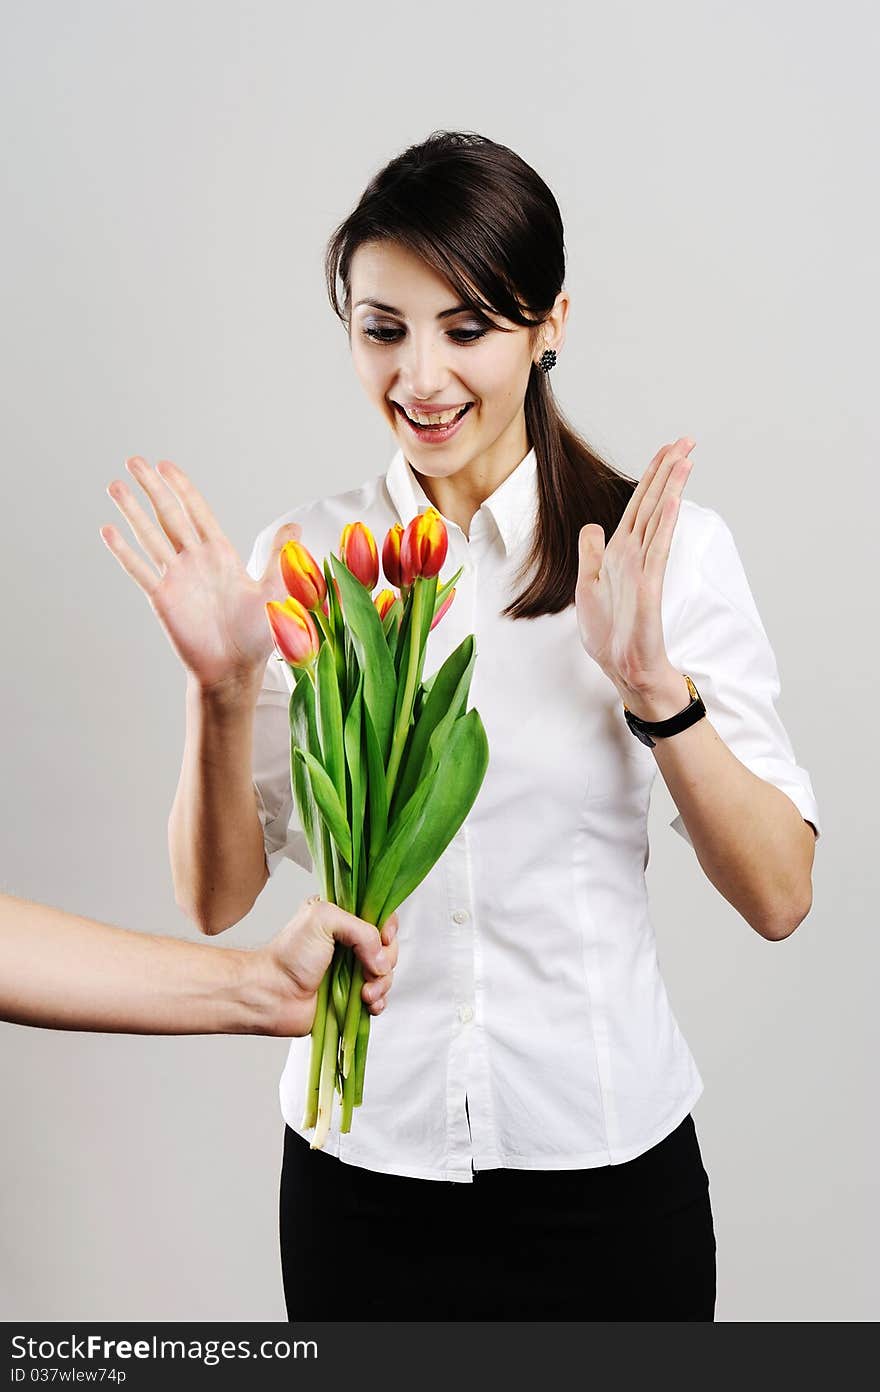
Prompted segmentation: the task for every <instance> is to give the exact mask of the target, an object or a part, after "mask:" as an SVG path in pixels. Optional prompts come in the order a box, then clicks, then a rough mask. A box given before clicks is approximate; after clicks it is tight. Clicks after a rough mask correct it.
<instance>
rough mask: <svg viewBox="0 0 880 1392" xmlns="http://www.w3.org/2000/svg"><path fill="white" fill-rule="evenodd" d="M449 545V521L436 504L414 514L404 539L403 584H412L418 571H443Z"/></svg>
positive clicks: (421, 572) (431, 572) (426, 573)
mask: <svg viewBox="0 0 880 1392" xmlns="http://www.w3.org/2000/svg"><path fill="white" fill-rule="evenodd" d="M448 547H449V538H448V536H447V535H446V523H445V522H444V521H443V518H442V517H441V516H440V514H439V512H438V511H437V509H436V508H434V507H429V508H428V509H427V510H426V511H425V512H423V513H421V514H420V515H419V516H418V517H414V518H413V519H412V521H411V522H410V523H409V524H408V526H407V527H406V530H405V531H404V533H403V536H402V537H401V539H400V569H401V584H403V585H411V584H412V582H413V580H414V579H415V577H416V576H417V575H422V576H425V577H430V576H432V575H439V574H440V567H441V566H442V565H443V562H444V561H445V560H446V552H447V550H448Z"/></svg>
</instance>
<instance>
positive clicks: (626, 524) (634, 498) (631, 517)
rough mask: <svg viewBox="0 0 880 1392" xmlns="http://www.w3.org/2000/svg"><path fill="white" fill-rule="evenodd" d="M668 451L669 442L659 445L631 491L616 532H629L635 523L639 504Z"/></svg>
mask: <svg viewBox="0 0 880 1392" xmlns="http://www.w3.org/2000/svg"><path fill="white" fill-rule="evenodd" d="M668 449H672V443H671V442H670V443H669V444H666V445H661V446H660V448H659V449H658V451H657V453H656V454H655V455H654V458H653V459H652V460H651V462H650V464H649V465H648V467H647V469H646V470H645V472H644V473H643V474H642V477H641V478H640V479H639V481H638V483H637V484H636V486H635V488H634V489H633V491H632V494H631V495H630V499H629V502H628V503H627V505H626V507H625V508H624V510H623V516H622V517H621V519H620V523H619V525H618V527H617V531H618V532H628V531H630V529H631V527H632V524H633V522H634V521H635V516H636V513H637V512H638V510H639V504H640V503H641V501H642V499H643V498H644V496H645V493H646V491H647V489H648V486H649V484H650V482H651V480H652V478H653V477H654V475H655V473H656V472H657V469H658V468H659V465H660V461H661V459H662V458H663V456H664V454H665V453H666V451H667V450H668Z"/></svg>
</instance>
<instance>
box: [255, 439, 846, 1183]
mask: <svg viewBox="0 0 880 1392" xmlns="http://www.w3.org/2000/svg"><path fill="white" fill-rule="evenodd" d="M536 483H537V481H536V460H535V453H534V450H530V451H529V453H528V454H527V455H526V456H525V458H524V459H523V460H522V462H521V463H520V464H519V465H518V467H517V468H516V469H515V470H514V471H513V473H512V474H510V475H509V476H508V477H507V478H506V479H505V480H504V482H503V483H502V484H501V485H500V487H499V488H497V489H496V490H495V492H494V493H493V494H492V495H491V497H489V498H487V499H486V501H485V502H484V503H483V505H482V506H481V507H480V509H479V510H478V512H477V513H476V514H475V516H474V517H473V519H472V521H471V526H470V537H469V538H468V537H467V536H465V534H464V532H462V530H461V529H460V528H459V527H458V526H457V525H456V524H455V523H454V522H451V521H450V520H449V519H448V518H447V519H444V520H445V521H446V526H447V530H448V534H449V553H448V557H447V562H446V564H445V566H444V567H443V572H442V576H441V578H445V577H447V576H449V575H451V574H452V573H453V571H455V570H457V569H458V567H459V565H462V566H463V567H464V570H463V573H462V575H461V578H460V580H459V582H458V586H457V590H456V595H455V598H454V600H453V602H452V605H451V607H450V608H449V610H448V611H447V612H446V614H445V615H444V617H443V619H442V620H441V621H440V623H439V624H438V625H437V627H436V628H435V629H434V630H433V632H432V633H431V635H430V638H429V640H428V648H427V652H426V657H425V666H424V675H425V676H428V675H430V674H431V673H432V672H433V671H435V670H436V669H437V668H438V667H439V666H440V664H441V663H442V662H443V661H444V659H445V658H446V657H447V656H448V655H449V653H450V652H451V651H452V650H453V648H455V647H456V646H457V645H458V644H459V643H460V642H461V640H462V639H463V638H464V637H465V636H466V635H467V634H469V633H474V634H475V635H476V663H475V667H474V675H473V680H472V684H471V689H470V700H469V704H470V705H471V706H476V707H477V709H478V710H479V712H480V715H481V717H482V720H483V724H484V725H485V728H486V733H487V736H488V741H489V767H488V770H487V772H486V776H485V779H484V781H483V784H482V786H481V788H480V791H479V793H478V795H477V798H476V801H475V802H474V805H473V807H472V809H471V811H470V813H469V815H468V817H467V820H466V821H465V823H464V825H463V826H462V829H461V831H460V832H459V833H458V835H457V836H456V837H455V838H454V839H453V841H452V842H451V843H450V845H449V846H448V847H447V849H446V851H445V852H444V853H443V855H442V856H441V858H440V860H439V861H438V862H437V864H436V865H435V867H434V869H433V870H432V871H431V872H430V874H429V875H428V876H427V878H426V879H425V880H424V881H423V882H422V884H421V885H419V887H418V889H417V890H416V891H415V892H414V893H413V894H412V895H411V896H410V897H409V898H408V899H407V900H405V901H404V903H403V904H401V906H400V908H399V910H398V918H399V923H400V929H399V944H400V956H399V961H398V965H397V968H396V971H395V977H394V985H393V988H392V990H391V992H390V995H389V997H388V1004H387V1007H386V1009H385V1011H384V1012H383V1013H382V1015H381V1016H380V1017H378V1018H376V1019H374V1020H373V1021H372V1026H371V1035H370V1046H369V1052H368V1055H367V1071H366V1080H365V1088H364V1100H363V1104H362V1106H360V1107H358V1108H357V1110H356V1111H355V1113H354V1117H353V1121H352V1129H351V1131H350V1132H349V1133H348V1134H347V1135H340V1134H339V1132H338V1128H337V1124H336V1122H334V1125H333V1126H332V1128H331V1131H330V1135H329V1137H328V1139H327V1142H326V1144H325V1150H326V1151H327V1152H328V1153H330V1154H333V1155H338V1156H339V1157H340V1159H342V1160H343V1161H348V1162H350V1163H352V1164H355V1165H361V1166H365V1167H367V1168H369V1169H372V1170H379V1171H383V1172H385V1173H388V1174H399V1175H410V1176H414V1177H421V1178H426V1179H443V1180H461V1181H465V1182H468V1181H471V1180H472V1178H473V1174H474V1172H475V1171H480V1170H488V1169H495V1168H498V1167H500V1166H504V1167H508V1168H513V1169H544V1170H557V1169H558V1170H562V1169H581V1168H585V1169H587V1168H592V1167H593V1166H597V1165H608V1164H612V1165H615V1164H620V1163H621V1162H622V1161H625V1160H630V1159H632V1158H633V1157H635V1156H637V1155H639V1154H641V1153H642V1152H643V1151H645V1150H647V1149H648V1148H649V1147H650V1146H653V1145H655V1144H656V1143H657V1142H658V1141H660V1140H662V1139H663V1137H664V1136H666V1135H668V1134H669V1132H670V1131H672V1130H673V1128H674V1127H675V1126H677V1125H678V1123H679V1122H680V1121H681V1120H682V1119H683V1118H684V1117H685V1116H686V1114H687V1113H688V1112H689V1111H690V1110H691V1108H692V1107H693V1105H694V1103H695V1102H696V1100H697V1098H698V1097H699V1096H700V1094H701V1092H702V1090H703V1081H702V1079H701V1077H700V1074H699V1072H698V1071H697V1067H696V1064H695V1062H694V1059H693V1057H692V1055H691V1052H690V1049H689V1048H688V1045H687V1043H686V1041H685V1039H684V1037H683V1035H682V1033H681V1031H680V1029H679V1027H678V1024H677V1022H676V1019H675V1017H674V1015H673V1013H672V1009H671V1007H670V1003H669V1000H668V998H667V994H666V989H665V986H664V983H663V980H662V978H661V974H660V969H659V965H658V960H657V953H656V947H655V940H654V929H653V925H652V923H651V917H650V913H649V906H648V898H647V893H646V884H645V873H644V872H645V868H646V866H647V863H648V854H649V848H648V837H647V817H648V808H649V801H650V796H651V786H652V784H653V781H654V778H655V776H656V773H657V764H656V762H655V759H654V755H653V753H652V751H651V750H650V749H649V748H648V747H647V746H646V745H643V744H641V743H640V742H639V741H638V740H637V739H636V738H635V737H634V736H633V734H632V733H631V732H630V730H629V729H628V727H627V725H626V722H625V720H624V716H623V708H622V703H621V700H620V697H619V695H618V693H617V691H616V689H615V687H614V685H613V684H612V682H610V681H609V680H608V678H607V677H606V676H605V675H604V673H603V672H602V671H601V669H600V668H599V667H598V666H597V664H596V663H595V662H594V661H593V659H592V658H591V657H590V656H589V655H588V654H587V653H586V652H585V650H584V648H583V646H582V644H581V641H580V638H579V635H578V631H577V622H576V616H575V609H574V605H571V606H569V608H568V609H566V610H565V611H564V612H563V613H559V614H554V615H543V616H541V617H540V618H536V619H517V620H514V619H510V618H504V617H502V615H501V610H502V608H503V607H504V605H505V604H507V603H509V602H510V600H511V599H512V598H513V597H514V595H515V594H518V593H519V592H520V589H521V588H522V586H521V585H520V586H517V587H516V588H514V578H515V572H516V570H517V566H518V565H519V564H520V563H521V561H522V559H523V556H524V555H525V553H526V550H527V547H528V542H529V537H530V534H531V532H532V529H533V526H534V522H535V517H536V511H537V486H536ZM429 505H430V500H429V499H428V497H427V496H426V494H425V493H424V491H423V489H422V488H421V486H420V484H419V483H418V481H417V479H416V476H415V475H414V473H413V471H412V469H411V468H410V466H409V464H408V462H407V461H406V459H405V457H404V455H403V453H402V451H401V450H399V449H398V450H397V452H396V453H395V455H394V457H393V459H392V460H391V464H390V466H389V468H388V470H387V472H386V473H384V474H379V475H377V476H376V477H374V478H372V479H371V480H370V481H369V482H367V483H365V484H363V485H362V486H361V487H359V488H355V489H352V490H350V491H348V492H345V493H341V494H337V495H336V496H335V497H330V498H323V499H318V500H314V501H310V502H306V503H303V504H302V505H300V506H299V507H295V508H293V509H291V510H290V511H289V512H285V513H283V514H281V516H279V517H277V518H276V519H275V520H274V521H273V522H271V523H270V524H269V526H267V527H266V528H264V530H263V531H261V532H260V534H259V536H258V537H257V540H256V542H255V544H254V548H253V551H252V553H251V556H250V560H249V561H248V571H249V573H250V574H251V575H252V576H254V577H258V576H260V575H262V573H263V571H264V569H265V566H266V561H267V558H268V554H269V547H270V543H271V539H272V536H273V535H274V533H275V532H276V530H277V529H278V527H280V526H281V525H282V524H283V523H285V522H293V521H295V522H299V523H300V524H301V525H302V536H301V540H302V542H303V544H304V545H305V546H307V547H308V548H309V550H310V551H311V552H312V553H313V555H314V556H315V557H316V558H317V560H318V562H319V564H320V563H321V562H322V561H323V558H324V556H326V555H328V554H329V553H330V552H331V551H333V552H335V553H336V554H337V555H338V547H339V536H340V533H341V531H342V528H343V526H344V525H345V523H346V522H355V521H362V522H366V523H367V525H368V526H369V527H370V528H371V530H372V532H373V534H374V536H375V538H376V542H377V545H378V547H379V548H380V550H381V546H382V541H383V538H384V536H385V533H386V531H387V530H388V528H389V527H390V526H391V525H392V523H394V522H401V523H403V524H404V525H406V523H407V522H408V521H409V520H410V518H411V517H413V516H415V514H416V513H417V512H422V511H424V509H425V508H426V507H428V506H429ZM382 583H384V582H383V581H382V580H381V578H380V584H382ZM661 612H662V621H663V633H664V638H665V641H666V650H667V653H668V655H669V658H670V660H671V662H672V665H673V666H674V667H675V668H676V670H678V671H681V672H687V673H689V675H690V676H691V677H692V678H693V680H694V682H695V683H696V686H697V688H698V690H699V692H700V694H701V696H702V698H703V700H704V702H705V704H706V712H707V715H708V718H709V719H710V720H711V722H712V724H713V725H714V727H715V729H716V730H717V731H718V734H719V735H720V737H721V739H723V740H724V741H725V743H726V744H727V745H728V747H729V748H730V749H731V750H732V751H733V753H734V754H735V755H736V757H737V758H738V759H739V760H741V762H742V763H743V764H745V765H746V767H747V768H749V769H751V770H752V772H753V773H755V774H757V775H758V776H759V777H761V778H764V779H766V780H767V782H769V783H772V784H774V785H775V786H776V787H777V788H781V789H782V791H783V792H784V793H786V794H787V795H788V797H789V798H790V799H791V800H792V802H793V803H794V804H795V806H796V807H797V808H798V810H799V811H800V812H801V814H802V816H803V817H805V818H806V819H808V820H809V821H811V822H812V823H813V825H814V826H815V828H816V831H817V833H819V832H820V827H819V815H818V809H817V806H816V799H815V797H814V795H813V789H812V786H811V783H810V777H809V774H808V773H807V771H806V770H805V769H803V768H801V767H800V766H799V765H798V764H797V763H796V761H795V756H794V752H793V750H792V746H791V743H790V741H789V738H788V735H787V734H786V731H785V728H784V727H783V725H782V723H781V721H780V719H779V716H778V714H777V712H776V709H775V706H774V702H775V700H776V698H777V697H778V695H779V691H780V683H779V676H778V672H777V666H776V659H775V657H774V654H773V650H772V648H771V646H770V643H769V640H768V638H767V634H766V632H765V631H764V627H763V625H762V623H761V619H760V617H759V615H758V611H757V608H756V606H755V602H754V599H753V597H752V593H751V590H750V589H749V584H748V581H747V579H746V575H745V572H744V570H743V566H742V562H741V561H740V558H739V555H738V552H737V549H736V545H735V543H734V540H733V536H732V534H731V532H730V530H729V528H728V527H727V525H726V523H725V522H724V521H723V520H722V518H721V517H720V516H719V514H718V513H716V512H714V511H713V510H712V509H711V508H707V507H703V506H701V505H700V504H698V503H695V502H693V501H692V500H691V499H688V498H683V499H682V502H681V505H680V509H679V513H678V519H677V522H676V527H675V531H674V533H673V539H672V544H671V548H670V553H669V557H668V560H667V566H666V574H665V578H664V584H663V597H662V611H661ZM292 684H293V682H292V677H291V676H290V673H289V671H288V669H287V665H286V664H285V663H283V662H282V661H281V660H280V659H279V658H278V657H277V655H275V654H274V653H273V655H272V657H270V659H269V662H268V664H267V667H266V676H265V681H264V684H263V689H262V692H261V693H260V697H259V700H258V703H257V710H256V717H255V731H254V758H253V773H254V783H255V787H256V791H257V803H258V807H259V811H260V818H261V820H262V823H263V827H264V832H265V845H266V860H267V864H268V867H269V872H270V874H271V873H274V872H275V870H276V869H277V867H278V865H279V863H280V862H281V861H282V860H283V859H284V858H285V857H289V858H290V859H292V860H294V861H296V862H297V863H298V864H299V865H301V866H303V867H304V868H305V869H307V870H311V869H312V868H313V867H312V862H311V858H310V856H309V852H308V848H307V846H306V843H305V838H304V836H303V834H302V831H301V829H300V827H299V825H298V823H297V820H296V814H295V812H294V808H293V802H292V798H291V792H290V783H289V776H290V775H289V731H288V717H287V705H288V699H289V693H290V690H291V688H292ZM671 825H672V826H673V827H674V828H675V830H676V831H677V832H679V834H680V835H681V836H683V837H684V838H685V840H687V841H688V843H689V844H692V843H691V842H690V838H689V837H688V834H687V831H686V829H685V826H684V823H683V822H682V820H681V818H680V817H678V816H676V817H675V819H674V820H673V821H672V823H671ZM317 888H318V889H320V888H321V886H320V885H318V886H317ZM309 1046H310V1041H309V1039H308V1038H304V1039H294V1040H292V1041H291V1047H290V1053H289V1055H288V1060H287V1064H286V1067H285V1069H284V1072H283V1075H282V1077H281V1082H280V1097H281V1111H282V1114H283V1116H284V1119H285V1121H286V1122H287V1124H288V1125H289V1126H290V1127H292V1128H293V1129H294V1130H295V1131H298V1132H299V1133H300V1134H301V1135H306V1136H308V1135H309V1134H310V1133H308V1132H304V1131H303V1130H302V1126H301V1122H302V1116H303V1106H304V1091H305V1079H306V1072H307V1066H308V1058H309ZM335 1113H336V1118H337V1121H338V1107H337V1108H336V1109H335Z"/></svg>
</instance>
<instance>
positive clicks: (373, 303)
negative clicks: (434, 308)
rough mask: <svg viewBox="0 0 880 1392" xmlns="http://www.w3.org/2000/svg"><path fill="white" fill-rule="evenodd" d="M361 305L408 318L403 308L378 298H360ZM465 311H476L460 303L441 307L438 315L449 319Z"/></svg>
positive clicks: (470, 312)
mask: <svg viewBox="0 0 880 1392" xmlns="http://www.w3.org/2000/svg"><path fill="white" fill-rule="evenodd" d="M361 305H370V306H371V308H373V309H381V310H383V311H384V312H385V313H386V314H396V315H397V318H398V319H405V318H406V315H405V314H404V312H403V310H401V309H395V308H394V305H389V304H380V302H379V301H378V300H358V302H357V304H356V305H355V309H360V307H361ZM463 311H464V312H465V313H468V314H473V313H474V311H473V309H472V308H471V306H470V305H466V304H460V305H456V306H455V307H454V309H441V311H440V313H439V314H438V315H437V318H438V319H448V318H449V317H450V315H452V314H461V313H462V312H463Z"/></svg>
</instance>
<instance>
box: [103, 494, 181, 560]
mask: <svg viewBox="0 0 880 1392" xmlns="http://www.w3.org/2000/svg"><path fill="white" fill-rule="evenodd" d="M107 492H108V494H109V495H110V497H111V498H112V499H113V501H114V503H115V504H116V506H117V507H118V508H119V511H120V512H121V513H122V515H123V517H124V518H125V520H126V522H127V523H128V525H129V526H130V527H131V530H132V531H133V532H134V534H135V537H136V538H137V540H138V541H139V542H140V544H141V546H142V547H143V548H144V550H145V551H146V553H147V555H148V556H149V558H150V560H151V561H152V562H153V564H154V565H156V566H158V568H159V570H160V571H164V570H165V569H166V568H167V567H168V566H169V565H170V564H171V562H172V561H173V560H174V557H175V556H176V555H177V552H176V551H175V550H174V547H173V546H172V545H171V542H170V541H169V540H168V538H167V536H166V535H165V533H164V532H163V531H162V529H161V527H157V525H156V523H155V522H153V521H152V520H151V519H150V518H149V517H148V516H147V514H146V513H145V512H144V510H143V508H142V507H141V505H140V503H139V502H138V500H137V498H136V497H135V496H134V494H133V493H132V491H131V489H130V488H129V486H128V484H127V483H125V481H124V480H123V479H114V480H113V482H112V483H111V484H108V486H107Z"/></svg>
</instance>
